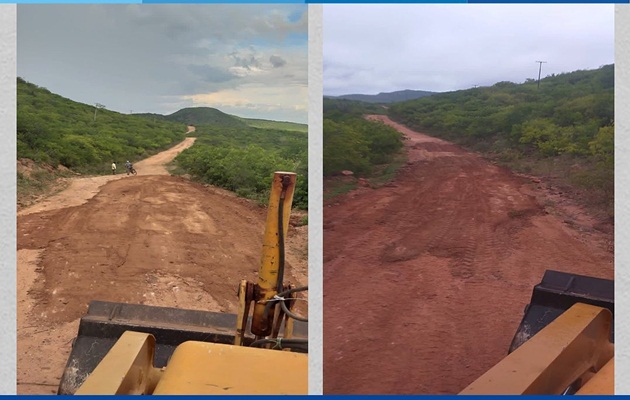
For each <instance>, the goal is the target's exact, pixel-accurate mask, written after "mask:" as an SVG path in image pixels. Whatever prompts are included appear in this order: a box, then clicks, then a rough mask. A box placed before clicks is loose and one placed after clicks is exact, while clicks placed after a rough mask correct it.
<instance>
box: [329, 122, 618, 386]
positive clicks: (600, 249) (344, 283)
mask: <svg viewBox="0 0 630 400" xmlns="http://www.w3.org/2000/svg"><path fill="white" fill-rule="evenodd" d="M373 118H379V119H382V120H383V121H384V122H385V123H388V124H391V125H392V126H394V127H396V128H397V129H399V130H400V131H402V132H403V133H405V135H406V137H407V139H408V140H406V141H405V146H406V149H407V153H408V160H409V161H408V163H407V165H406V166H405V167H403V168H402V169H401V171H400V172H399V174H398V176H397V177H396V179H395V180H394V182H393V183H392V184H390V185H387V186H386V187H384V188H381V189H378V190H373V189H369V188H361V189H359V190H357V191H354V192H351V193H349V194H346V195H344V196H343V197H341V198H338V199H335V200H334V203H330V204H326V205H325V208H324V393H328V394H334V393H354V394H381V393H396V394H414V393H415V394H439V393H457V392H459V391H460V390H461V389H463V388H464V387H465V386H466V385H468V384H469V383H470V382H472V381H473V380H474V379H476V378H477V377H478V376H480V375H481V374H482V373H483V372H485V371H486V370H487V369H488V368H490V367H491V366H492V365H494V364H495V363H496V362H498V361H499V360H500V359H501V358H503V357H504V356H505V355H506V353H507V349H508V346H509V343H510V341H511V339H512V336H513V335H514V332H515V331H516V328H517V326H518V324H519V322H520V319H521V317H522V312H523V308H524V306H525V304H527V303H528V302H529V298H530V296H531V290H532V289H533V286H534V285H535V284H536V283H538V282H539V281H540V279H541V278H542V275H543V273H544V271H545V270H546V269H557V270H561V271H567V272H573V273H578V274H584V275H591V276H597V277H603V278H608V279H612V278H613V255H612V252H610V251H609V250H608V249H607V248H606V247H605V246H603V245H602V244H603V243H605V242H606V240H607V239H609V238H607V237H600V236H601V235H600V236H598V234H597V233H593V232H589V233H588V234H586V233H584V232H582V231H578V230H575V229H573V228H572V227H570V226H568V225H567V224H565V223H564V222H563V220H562V219H561V218H559V217H556V216H554V215H550V214H548V213H547V212H546V211H545V208H544V207H543V206H542V205H541V204H540V203H539V202H538V200H537V198H538V199H541V198H544V194H543V193H538V192H536V188H535V187H531V185H530V184H529V183H530V182H529V181H527V180H526V179H524V178H522V177H518V176H515V175H514V174H512V173H510V172H509V171H507V170H505V169H503V168H500V167H497V166H495V165H493V164H491V163H489V162H487V161H486V160H484V159H482V158H481V157H479V156H477V155H475V154H471V153H468V152H466V151H464V150H462V149H461V148H459V147H457V146H455V145H453V144H450V143H448V142H445V141H443V140H440V139H435V138H431V137H429V136H426V135H422V134H419V133H416V132H413V131H411V130H409V129H408V128H405V127H404V126H401V125H399V124H395V123H393V122H392V121H390V120H388V119H387V118H386V117H382V116H381V117H373ZM602 235H604V234H602ZM604 236H605V235H604Z"/></svg>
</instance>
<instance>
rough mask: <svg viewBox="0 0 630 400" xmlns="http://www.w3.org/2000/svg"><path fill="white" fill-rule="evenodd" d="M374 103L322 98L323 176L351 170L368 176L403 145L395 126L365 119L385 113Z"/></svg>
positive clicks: (390, 159)
mask: <svg viewBox="0 0 630 400" xmlns="http://www.w3.org/2000/svg"><path fill="white" fill-rule="evenodd" d="M385 111H386V109H384V108H383V107H381V106H377V105H374V104H368V103H363V102H359V101H352V100H343V99H328V98H326V99H324V175H325V176H331V175H334V174H336V173H338V172H340V171H343V170H350V171H352V172H353V173H354V174H356V175H357V176H367V175H370V174H371V173H373V172H374V170H375V168H377V167H378V166H380V165H383V164H387V163H389V162H391V161H392V160H393V159H394V157H395V156H396V154H398V153H399V151H400V149H401V148H402V135H401V134H400V133H399V132H398V131H396V130H395V129H393V128H391V127H389V126H386V125H385V124H383V123H381V122H377V121H370V120H366V119H365V118H364V115H366V114H377V113H380V114H384V112H385Z"/></svg>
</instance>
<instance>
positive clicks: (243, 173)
mask: <svg viewBox="0 0 630 400" xmlns="http://www.w3.org/2000/svg"><path fill="white" fill-rule="evenodd" d="M196 128H197V129H196V131H195V133H194V134H195V136H197V137H198V139H197V141H196V142H195V144H194V145H193V146H192V147H191V148H189V149H187V150H185V151H183V152H182V153H181V154H180V155H179V156H177V158H176V159H175V162H176V163H177V165H178V166H179V167H180V168H182V169H183V170H184V171H186V172H187V173H189V174H190V175H192V176H193V177H195V178H196V179H198V180H200V181H203V182H205V183H208V184H211V185H215V186H219V187H222V188H225V189H228V190H231V191H233V192H235V193H237V194H238V195H240V196H243V197H247V198H250V199H254V200H256V201H258V202H259V203H261V204H265V203H266V202H267V200H268V197H269V189H270V187H271V181H272V178H273V173H274V172H275V171H288V172H295V173H297V174H298V175H297V184H296V190H295V193H294V197H293V204H294V206H295V207H298V208H301V209H307V208H308V135H307V133H306V132H299V131H286V130H277V129H275V130H274V129H260V128H253V127H245V128H228V127H222V126H213V125H200V126H197V127H196Z"/></svg>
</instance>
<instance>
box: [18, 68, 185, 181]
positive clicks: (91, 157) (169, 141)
mask: <svg viewBox="0 0 630 400" xmlns="http://www.w3.org/2000/svg"><path fill="white" fill-rule="evenodd" d="M185 133H186V125H184V124H181V123H175V122H168V121H162V120H153V119H148V118H142V117H139V116H134V115H126V114H121V113H117V112H114V111H109V110H107V109H105V108H98V109H97V108H96V107H95V106H93V105H92V106H91V105H87V104H82V103H78V102H75V101H72V100H69V99H66V98H64V97H62V96H59V95H57V94H54V93H51V92H50V91H49V90H47V89H45V88H43V87H39V86H37V85H35V84H32V83H29V82H26V81H25V80H23V79H21V78H18V80H17V157H18V158H26V159H31V160H34V161H35V162H37V163H44V164H48V165H52V166H57V165H62V166H64V167H66V168H70V169H72V170H74V171H77V172H91V173H107V172H108V171H110V170H109V165H110V164H111V163H112V161H116V162H120V163H122V162H124V161H125V160H127V159H129V160H138V159H140V158H144V157H146V156H148V155H151V154H154V153H157V152H158V151H160V150H163V149H166V148H168V147H170V146H171V145H173V144H175V143H177V142H179V141H181V140H183V139H184V137H185Z"/></svg>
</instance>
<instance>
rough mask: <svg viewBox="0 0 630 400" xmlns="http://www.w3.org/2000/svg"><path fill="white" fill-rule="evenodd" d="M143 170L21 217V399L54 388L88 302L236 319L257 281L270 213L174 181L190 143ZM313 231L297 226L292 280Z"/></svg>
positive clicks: (84, 185) (298, 277)
mask: <svg viewBox="0 0 630 400" xmlns="http://www.w3.org/2000/svg"><path fill="white" fill-rule="evenodd" d="M193 141H194V139H192V138H189V139H186V141H185V142H183V143H181V144H180V145H178V146H175V147H174V148H172V149H170V150H168V151H166V152H163V153H160V154H158V155H156V156H154V157H151V158H149V159H147V160H144V161H141V162H138V163H137V164H136V167H137V170H138V175H137V176H130V177H128V176H126V175H125V174H123V175H120V174H119V175H116V176H101V177H92V178H78V179H76V180H75V181H73V182H72V184H71V185H70V186H69V188H68V189H67V190H65V191H64V192H62V193H60V194H58V195H56V196H54V197H51V198H49V199H47V200H46V201H44V202H42V203H39V204H37V205H35V206H33V207H30V208H28V209H25V210H22V211H21V212H20V214H19V216H18V221H17V224H18V227H17V232H18V238H17V241H18V265H17V268H18V274H17V281H18V282H17V284H18V299H17V307H18V310H17V312H18V339H17V340H18V343H17V348H18V365H17V375H18V382H17V385H18V386H17V391H18V394H45V393H54V392H56V388H57V385H58V383H59V379H60V377H61V374H62V372H63V368H64V366H65V362H66V360H67V357H68V355H69V351H70V346H71V341H72V338H73V337H74V336H75V335H76V333H77V329H78V321H79V318H80V317H81V316H82V315H83V314H84V313H85V311H86V310H87V305H88V304H89V302H90V301H91V300H105V301H117V302H129V303H139V304H147V305H159V306H167V307H180V308H187V309H197V310H210V311H220V312H230V313H234V312H235V311H236V309H237V308H236V307H237V302H236V300H237V299H236V288H237V286H238V282H239V281H240V280H241V279H249V280H253V279H255V277H256V273H257V271H258V266H259V260H260V255H261V252H262V236H263V231H264V221H265V216H266V210H265V209H263V208H261V207H259V206H257V205H255V204H253V203H251V202H249V201H247V200H244V199H241V198H237V197H236V196H234V195H233V194H231V193H229V192H226V191H223V190H220V189H216V188H212V187H205V186H203V185H199V184H195V183H192V182H190V181H188V180H185V179H183V178H179V177H173V176H169V175H168V173H167V171H166V169H165V168H164V164H165V163H167V162H169V161H170V160H172V159H173V158H174V157H175V155H176V154H177V153H179V152H180V151H182V150H183V149H184V148H186V147H188V146H190V145H192V142H193ZM306 234H307V227H306V226H303V227H298V228H296V227H292V228H291V229H290V230H289V238H288V239H287V240H288V250H287V252H288V254H287V263H288V271H289V276H288V280H289V281H291V282H293V283H295V284H299V285H303V284H306V283H307V282H306V280H307V274H308V272H307V262H306V259H307V257H306V247H307V244H306Z"/></svg>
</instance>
